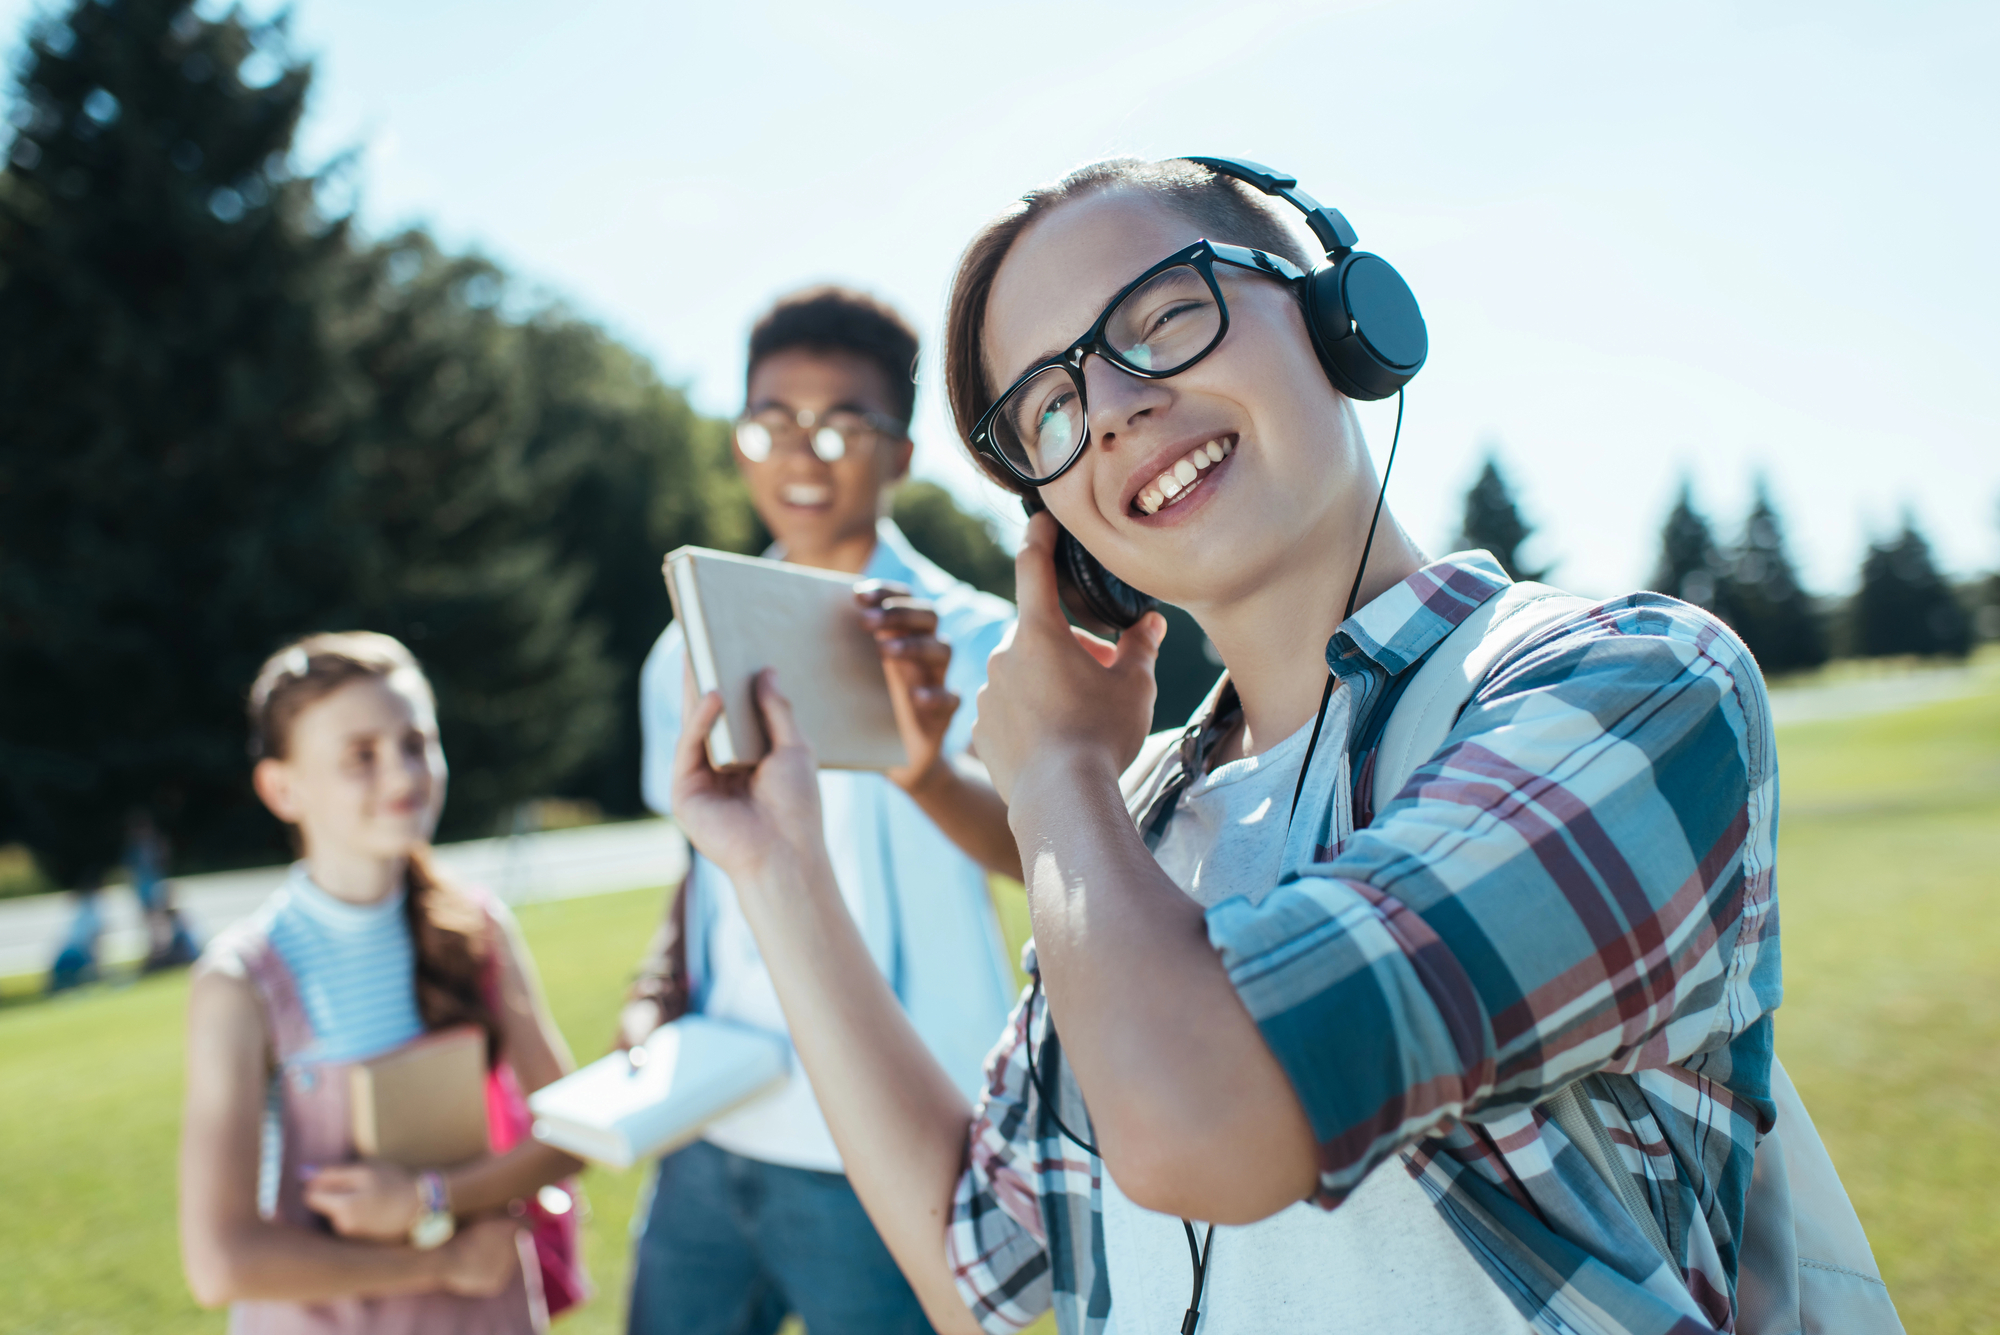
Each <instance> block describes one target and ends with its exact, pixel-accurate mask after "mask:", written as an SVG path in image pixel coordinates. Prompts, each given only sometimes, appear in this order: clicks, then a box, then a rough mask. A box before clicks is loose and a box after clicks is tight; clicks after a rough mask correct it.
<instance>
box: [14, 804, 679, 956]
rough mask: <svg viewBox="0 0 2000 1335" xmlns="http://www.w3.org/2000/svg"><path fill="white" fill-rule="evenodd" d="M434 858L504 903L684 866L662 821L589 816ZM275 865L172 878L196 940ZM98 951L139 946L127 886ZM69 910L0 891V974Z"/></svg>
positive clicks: (107, 911)
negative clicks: (587, 820)
mask: <svg viewBox="0 0 2000 1335" xmlns="http://www.w3.org/2000/svg"><path fill="white" fill-rule="evenodd" d="M437 853H438V861H439V862H440V863H441V864H442V865H443V866H444V867H445V868H446V870H448V871H450V872H451V873H452V874H453V875H454V876H456V877H458V878H459V879H461V880H464V881H469V882H472V883H475V884H478V885H483V886H487V887H488V888H490V889H492V890H493V891H494V892H495V893H497V894H498V895H499V896H500V897H501V898H502V899H504V900H506V901H507V902H508V903H510V904H523V903H529V902H532V901H536V900H544V899H569V898H573V897H575V896H578V895H601V894H610V893H613V892H615V891H619V890H639V889H644V888H646V887H648V886H666V885H671V884H672V883H674V882H675V881H678V880H679V879H680V878H681V876H682V875H683V874H684V873H685V871H686V870H687V843H686V841H684V840H683V839H682V838H681V834H680V831H679V830H677V829H675V828H674V826H673V825H672V824H671V823H669V822H667V821H664V820H642V821H628V822H620V823H617V824H613V825H591V826H586V827H584V828H582V829H576V830H550V831H547V832H544V833H541V834H524V835H517V836H513V837H511V838H503V839H474V840H471V841H469V842H467V843H462V844H444V845H441V846H439V848H438V850H437ZM284 877H285V868H283V867H255V868H251V869H249V870H247V871H229V872H216V873H214V874H212V875H207V876H178V877H175V878H174V888H175V896H176V902H178V903H179V905H180V907H181V911H182V913H183V914H185V915H186V917H187V918H188V920H189V922H190V924H191V925H192V926H193V927H194V931H195V936H196V937H197V938H198V939H200V940H203V941H206V940H208V939H209V938H210V937H211V936H213V935H215V933H217V932H219V931H221V930H222V929H223V928H224V927H227V926H229V924H231V923H233V922H236V921H237V920H238V919H241V918H245V917H248V916H249V915H250V914H251V913H252V912H254V911H255V910H256V908H257V906H258V905H259V904H261V903H263V902H264V900H265V898H266V897H267V896H268V895H269V894H270V893H271V892H272V891H273V890H275V889H277V887H278V884H279V883H280V882H281V881H283V880H284ZM101 903H102V906H103V913H104V919H105V922H104V928H105V930H104V936H103V939H102V940H101V942H100V943H99V947H98V957H99V959H100V960H104V961H111V962H118V961H124V960H133V959H137V958H139V957H140V956H141V955H142V954H144V953H145V939H146V933H145V927H144V925H143V924H142V923H141V921H140V918H139V906H138V902H137V901H136V900H135V899H134V898H133V897H132V893H131V892H130V891H129V890H126V889H124V888H120V887H114V888H112V889H109V890H107V891H105V892H104V896H103V899H102V901H101ZM73 912H74V910H73V909H72V907H71V904H70V900H69V897H68V896H67V895H59V894H58V895H33V896H29V897H28V898H25V899H10V900H0V978H9V977H14V976H17V975H20V974H31V973H40V972H42V971H43V970H46V969H47V968H48V967H49V961H51V960H52V959H54V958H55V953H56V948H57V947H58V946H59V945H60V944H61V943H62V939H63V937H64V936H65V935H67V933H68V930H69V924H70V918H71V916H72V914H73Z"/></svg>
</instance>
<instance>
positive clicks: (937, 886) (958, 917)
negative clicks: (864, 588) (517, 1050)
mask: <svg viewBox="0 0 2000 1335" xmlns="http://www.w3.org/2000/svg"><path fill="white" fill-rule="evenodd" d="M861 577H862V578H864V579H880V580H893V581H895V582H896V583H899V584H904V585H907V586H909V588H910V589H911V590H912V591H913V592H914V593H915V594H916V595H917V596H919V597H921V598H924V599H927V600H928V601H929V602H930V603H931V605H932V606H933V607H934V608H936V610H937V614H938V635H939V638H941V639H943V640H945V641H946V642H947V643H949V644H950V645H951V647H952V655H951V666H950V668H949V669H948V670H947V672H946V674H945V684H946V686H947V687H948V688H949V689H950V690H952V691H953V692H955V693H956V694H957V695H958V697H959V700H960V702H961V703H960V704H959V707H958V713H957V714H956V715H955V716H954V717H953V719H952V723H951V728H950V730H949V732H948V733H947V734H946V736H945V750H946V752H947V754H957V753H960V752H963V751H964V750H965V748H966V746H967V744H968V743H969V742H970V741H971V738H972V724H973V719H974V717H975V714H974V708H975V707H974V699H975V697H976V696H977V695H978V693H979V688H980V687H981V686H983V685H984V684H985V682H986V659H987V657H988V655H990V654H991V653H992V652H993V650H994V649H995V648H997V647H998V646H999V644H1000V640H1001V638H1002V637H1003V636H1004V635H1005V634H1006V633H1007V630H1008V628H1009V627H1010V626H1011V625H1012V624H1013V621H1014V609H1013V608H1012V607H1011V606H1009V605H1008V604H1007V603H1006V602H1005V601H1004V600H1003V599H1000V598H996V597H994V596H992V595H991V594H987V593H981V592H980V591H978V590H977V589H974V588H973V587H972V586H971V585H969V584H966V583H963V582H962V581H960V580H957V579H954V578H953V577H952V576H950V575H948V574H946V573H945V572H944V571H943V570H941V569H939V568H938V567H937V566H936V565H934V564H933V563H932V562H930V561H929V560H927V559H925V558H924V557H923V556H922V555H920V554H919V553H918V552H917V551H916V549H914V548H913V547H911V546H910V544H909V540H908V539H907V538H905V537H904V536H903V534H902V532H901V530H899V529H898V528H897V527H896V526H895V525H894V524H893V523H891V522H890V521H889V520H887V519H884V520H881V521H879V523H878V525H877V528H876V543H875V552H874V555H873V556H872V557H870V558H869V561H868V565H867V568H866V569H865V570H864V571H863V572H862V576H861ZM683 656H684V653H683V647H682V640H681V630H680V627H679V626H678V625H670V626H668V627H667V629H666V632H665V633H664V634H662V635H661V636H660V638H659V641H658V643H656V644H655V645H654V646H653V651H652V653H650V654H649V655H647V658H646V665H645V667H644V669H642V671H641V673H640V677H639V710H640V720H641V723H642V725H643V727H644V731H645V762H644V772H643V781H644V790H645V797H646V805H648V806H649V807H651V808H652V809H653V810H655V811H657V812H659V813H660V814H661V815H663V816H664V815H668V814H670V812H671V805H672V804H671V790H672V777H673V750H674V744H675V742H677V741H678V740H679V738H680V732H681V689H682V684H681V673H682V666H681V665H682V661H683ZM819 789H820V805H821V811H822V816H823V820H824V825H825V830H826V842H827V851H828V853H829V855H830V857H831V860H832V863H833V871H834V879H835V880H836V881H837V882H838V883H839V886H840V892H841V895H842V897H843V898H844V899H845V900H846V902H847V906H848V910H849V911H850V912H851V913H852V914H853V915H854V920H855V922H856V924H857V925H858V926H859V927H860V929H861V935H862V939H863V940H864V941H866V942H867V945H868V950H869V953H870V955H872V956H873V957H874V960H875V963H876V964H877V966H879V967H880V968H881V970H882V973H883V976H884V977H886V978H887V979H888V980H889V983H890V986H891V987H892V988H894V990H895V993H896V996H897V998H898V999H899V1000H900V1001H901V1002H902V1003H903V1008H904V1010H905V1011H907V1012H908V1014H909V1016H910V1021H911V1023H912V1025H913V1026H914V1027H915V1028H916V1031H917V1033H918V1035H919V1036H920V1037H921V1038H922V1039H923V1040H924V1042H925V1044H926V1045H927V1046H928V1047H929V1048H930V1050H931V1052H932V1053H933V1054H934V1055H935V1056H936V1057H937V1059H938V1061H939V1062H940V1063H941V1064H942V1065H943V1066H944V1069H945V1070H946V1072H947V1073H948V1074H949V1075H950V1076H951V1078H952V1080H953V1081H954V1082H955V1083H956V1084H957V1085H958V1087H959V1088H960V1089H961V1090H962V1091H964V1092H965V1094H966V1096H967V1097H968V1098H972V1097H974V1096H976V1094H977V1092H978V1090H979V1087H980V1068H981V1065H982V1063H983V1061H984V1059H985V1056H986V1053H987V1050H988V1049H989V1048H991V1047H992V1045H993V1043H994V1041H995V1039H996V1038H997V1037H998V1036H999V1035H1000V1032H1001V1030H1002V1028H1003V1027H1004V1026H1005V1024H1006V1019H1007V1011H1008V1008H1009V1006H1010V1005H1011V1004H1012V1002H1013V994H1014V986H1013V975H1012V973H1011V971H1010V970H1009V968H1008V965H1007V961H1006V958H1005V954H1004V948H1003V946H1002V942H1001V936H1000V929H999V924H998V922H997V921H996V920H995V918H994V915H993V906H992V901H991V900H989V899H988V898H987V891H986V874H985V872H984V871H983V870H982V869H981V868H980V867H979V865H978V864H977V863H975V862H974V861H973V860H972V859H971V858H969V857H967V856H966V855H965V854H964V853H962V852H960V851H959V849H958V847H957V846H956V845H955V844H953V843H952V842H951V841H950V840H949V839H947V838H946V837H945V836H944V834H943V832H941V831H940V830H939V829H938V828H937V826H935V825H933V824H932V823H931V821H930V818H929V817H927V816H925V815H924V814H923V812H922V811H921V810H920V809H919V808H918V807H917V805H916V803H915V802H913V801H911V800H910V798H909V797H908V795H906V794H905V793H904V792H903V791H902V790H901V789H899V788H897V787H896V786H895V785H894V784H892V783H890V782H889V781H888V780H887V779H886V778H884V777H883V776H882V775H880V774H871V773H858V772H854V771H845V770H822V771H821V772H820V776H819ZM686 893H688V894H689V895H690V899H689V900H688V915H687V921H688V939H687V956H688V973H689V983H690V985H691V987H692V990H693V996H694V1006H695V1009H696V1010H698V1011H700V1012H702V1013H703V1014H707V1015H712V1016H716V1017H718V1018H723V1019H730V1020H734V1021H736V1022H738V1023H743V1024H749V1025H753V1026H755V1027H757V1028H761V1029H765V1030H767V1031H769V1032H773V1033H777V1034H780V1035H783V1034H785V1033H786V1029H785V1022H784V1016H783V1013H782V1012H781V1011H780V1010H779V1008H778V1002H777V996H776V993H775V991H774V990H773V988H772V986H771V979H770V975H769V973H768V972H767V971H766V969H765V967H764V963H763V959H762V956H761V955H760V953H759V952H758V950H757V943H756V940H755V939H754V938H753V937H752V936H751V934H750V930H749V926H748V924H747V923H745V922H744V920H743V915H742V911H741V910H740V909H739V908H738V906H737V902H736V888H735V887H734V886H733V885H731V884H730V882H729V878H728V877H727V876H725V875H723V874H722V872H721V871H720V870H719V869H717V868H716V867H715V866H714V864H712V863H710V862H708V861H706V860H705V859H703V858H701V857H699V856H697V857H695V858H694V859H693V862H692V866H691V867H690V869H689V872H688V882H687V891H686ZM707 1139H708V1140H710V1141H711V1142H713V1143H715V1144H717V1145H719V1146H721V1147H722V1148H724V1149H727V1150H730V1151H731V1152H733V1153H736V1154H741V1155H744V1156H745V1157H748V1158H753V1159H759V1160H763V1161H765V1162H769V1163H782V1164H789V1165H792V1166H794V1167H800V1168H813V1169H818V1170H821V1171H829V1172H837V1171H839V1170H840V1166H841V1165H840V1155H839V1152H838V1151H837V1150H836V1149H835V1148H834V1145H833V1138H832V1136H831V1135H830V1134H828V1132H827V1129H826V1123H825V1120H824V1119H823V1118H822V1117H821V1116H820V1112H819V1107H818V1104H817V1103H816V1102H814V1100H813V1098H812V1090H811V1086H810V1084H809V1083H808V1082H807V1081H806V1079H805V1076H804V1073H803V1072H802V1071H801V1070H799V1069H798V1068H797V1067H796V1066H795V1067H794V1074H793V1076H792V1078H791V1081H790V1083H789V1084H788V1085H787V1086H786V1088H784V1089H783V1090H781V1091H779V1092H778V1093H777V1094H775V1095H772V1096H771V1097H769V1098H767V1099H763V1100H760V1101H759V1102H757V1103H755V1104H752V1105H751V1106H749V1107H748V1108H745V1109H743V1110H741V1111H739V1112H737V1113H734V1114H732V1115H730V1116H729V1117H726V1118H724V1119H722V1120H721V1121H718V1122H715V1123H713V1124H711V1126H710V1127H709V1129H708V1132H707Z"/></svg>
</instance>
